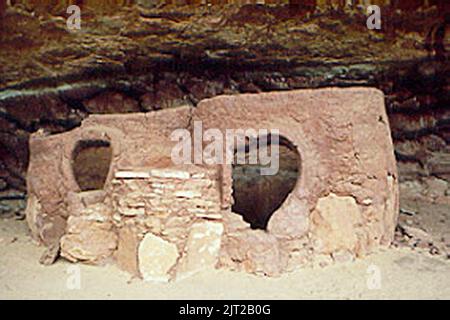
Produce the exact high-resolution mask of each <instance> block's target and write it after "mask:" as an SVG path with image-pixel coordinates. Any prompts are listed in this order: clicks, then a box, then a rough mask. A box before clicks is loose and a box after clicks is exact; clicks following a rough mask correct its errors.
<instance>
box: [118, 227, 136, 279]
mask: <svg viewBox="0 0 450 320" xmlns="http://www.w3.org/2000/svg"><path fill="white" fill-rule="evenodd" d="M138 245H139V237H138V231H137V230H136V228H133V227H128V226H127V227H123V228H121V229H120V230H119V239H118V246H117V251H116V252H115V254H114V256H115V258H116V261H117V265H118V266H119V267H120V268H121V269H122V270H125V271H127V272H129V273H131V274H132V275H139V268H138Z"/></svg>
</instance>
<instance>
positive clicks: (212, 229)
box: [177, 221, 223, 279]
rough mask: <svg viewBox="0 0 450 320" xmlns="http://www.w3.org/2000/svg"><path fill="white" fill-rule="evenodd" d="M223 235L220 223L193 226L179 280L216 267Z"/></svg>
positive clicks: (207, 222)
mask: <svg viewBox="0 0 450 320" xmlns="http://www.w3.org/2000/svg"><path fill="white" fill-rule="evenodd" d="M222 233H223V225H222V223H219V222H209V221H205V222H196V223H194V224H193V225H192V226H191V228H190V231H189V236H188V239H187V241H186V247H185V251H184V254H183V257H182V259H181V261H180V262H179V264H178V267H177V279H180V278H185V277H188V276H190V275H192V274H194V273H197V272H199V271H202V270H205V269H213V268H214V267H215V266H216V264H217V262H218V258H219V251H220V245H221V238H222Z"/></svg>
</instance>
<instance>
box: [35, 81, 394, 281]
mask: <svg viewBox="0 0 450 320" xmlns="http://www.w3.org/2000/svg"><path fill="white" fill-rule="evenodd" d="M195 121H201V122H202V125H203V130H208V129H213V128H214V129H217V130H219V131H220V132H223V133H225V131H226V130H227V129H246V128H252V129H255V130H258V129H268V130H271V129H274V130H275V129H276V130H278V131H279V135H280V137H282V138H283V139H284V140H286V141H289V143H290V145H291V146H293V147H294V148H295V149H296V151H297V152H298V154H299V155H300V158H301V166H300V167H299V171H300V175H299V178H298V181H297V183H296V184H295V186H294V188H293V189H292V191H291V192H290V194H289V195H288V196H287V198H286V199H285V201H284V203H283V204H282V205H281V206H280V207H279V208H278V209H277V210H276V211H275V212H274V213H273V214H272V216H271V218H270V220H269V222H268V225H267V228H266V230H254V229H252V228H251V227H250V225H249V224H248V223H246V222H245V221H244V220H243V218H242V217H241V216H240V215H237V214H235V213H233V212H232V210H231V209H232V204H233V196H232V185H233V181H232V174H231V173H232V165H230V164H215V165H211V164H209V165H206V164H192V165H175V164H174V163H173V162H172V160H171V151H172V149H173V147H174V145H175V143H176V142H174V141H172V140H171V139H170V136H171V133H172V132H173V131H174V130H176V129H187V130H188V131H190V132H193V130H194V128H193V123H195ZM87 140H99V141H106V142H108V143H109V145H110V146H111V149H112V157H111V164H110V167H109V171H108V174H107V176H106V178H105V182H104V187H103V189H100V190H93V191H82V190H81V189H80V186H79V185H78V184H77V181H76V179H75V177H74V172H73V168H72V165H73V153H74V150H76V147H77V145H78V144H79V143H80V141H87ZM397 183H398V182H397V169H396V163H395V158H394V152H393V144H392V140H391V134H390V129H389V124H388V120H387V115H386V111H385V106H384V95H383V93H382V92H381V91H379V90H377V89H372V88H345V89H343V88H325V89H314V90H296V91H288V92H269V93H259V94H243V95H236V96H220V97H216V98H212V99H207V100H203V101H201V102H200V103H199V105H198V106H197V107H196V108H191V107H180V108H176V109H170V110H162V111H155V112H150V113H138V114H122V115H93V116H90V117H89V118H87V119H86V120H85V121H84V122H83V123H82V125H81V127H79V128H76V129H74V130H72V131H70V132H67V133H63V134H57V135H52V136H42V135H41V134H39V133H36V134H33V135H32V136H31V138H30V165H29V169H28V180H27V184H28V185H27V188H28V206H27V220H28V224H29V226H30V229H31V231H32V234H33V236H34V237H35V238H36V239H38V240H39V241H41V242H43V243H44V244H46V245H50V244H55V243H58V242H59V243H60V244H61V254H62V256H64V257H65V258H67V259H69V260H71V261H81V262H86V263H100V262H101V261H105V260H106V259H108V258H113V259H114V260H115V261H116V262H117V264H118V265H119V266H120V267H121V268H123V269H125V270H127V271H129V272H131V273H133V274H136V275H140V276H142V277H143V278H144V279H147V280H164V281H166V280H169V279H177V278H180V277H185V276H187V275H190V274H192V273H194V272H198V271H200V270H203V269H204V268H208V267H211V268H213V267H224V268H228V269H232V270H244V271H247V272H252V273H257V274H263V275H269V276H274V275H279V274H280V273H282V272H285V271H290V270H293V269H295V268H297V267H300V266H304V265H306V264H310V263H319V264H323V263H326V262H327V261H331V260H333V259H334V260H339V261H341V260H343V259H352V258H353V257H355V256H361V255H365V254H367V253H368V252H371V251H372V250H374V249H375V248H376V247H378V246H380V245H388V244H389V243H390V242H391V241H392V239H393V236H394V229H395V225H396V220H397V214H398V205H399V204H398V184H397Z"/></svg>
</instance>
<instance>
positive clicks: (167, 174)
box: [150, 169, 190, 180]
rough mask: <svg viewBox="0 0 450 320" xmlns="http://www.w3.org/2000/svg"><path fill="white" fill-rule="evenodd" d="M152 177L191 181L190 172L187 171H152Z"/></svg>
mask: <svg viewBox="0 0 450 320" xmlns="http://www.w3.org/2000/svg"><path fill="white" fill-rule="evenodd" d="M150 175H151V176H153V177H156V178H166V179H167V178H169V179H170V178H171V179H182V180H185V179H189V177H190V174H189V172H185V171H177V170H170V169H164V170H157V169H152V170H151V171H150Z"/></svg>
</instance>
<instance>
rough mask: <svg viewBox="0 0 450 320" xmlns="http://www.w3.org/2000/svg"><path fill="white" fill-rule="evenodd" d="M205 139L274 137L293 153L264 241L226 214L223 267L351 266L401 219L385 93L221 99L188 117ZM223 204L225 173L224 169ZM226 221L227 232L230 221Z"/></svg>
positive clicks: (385, 239) (386, 239) (266, 270)
mask: <svg viewBox="0 0 450 320" xmlns="http://www.w3.org/2000/svg"><path fill="white" fill-rule="evenodd" d="M193 120H194V121H195V120H202V122H203V128H204V130H207V129H209V128H219V129H220V130H221V131H222V132H225V130H226V129H239V128H242V129H245V128H252V129H256V130H258V129H278V130H279V132H280V135H281V136H283V137H285V138H287V139H288V140H289V141H290V142H292V143H293V144H294V145H295V146H296V147H297V149H298V152H299V154H300V156H301V172H300V179H299V181H298V182H297V185H296V186H295V188H294V190H293V191H292V193H291V194H290V195H289V196H288V198H287V199H286V201H285V202H284V204H283V205H282V206H281V208H280V209H278V210H277V211H276V212H275V213H274V214H273V215H272V217H271V219H270V221H269V224H268V228H267V232H264V231H261V230H259V231H258V230H250V227H249V225H248V224H247V225H246V223H244V222H243V221H236V220H237V218H236V216H235V215H233V214H230V215H227V216H226V217H225V218H227V217H228V219H229V221H228V222H227V220H226V222H225V228H226V230H225V233H224V234H225V237H224V239H223V240H224V245H223V246H222V252H221V264H222V265H224V266H227V267H228V268H232V269H238V270H241V269H243V270H245V271H250V272H257V273H262V274H269V275H275V274H279V273H280V272H282V271H285V270H286V269H291V268H293V266H296V265H299V264H305V263H307V262H309V261H311V260H313V259H312V257H311V256H318V255H323V256H324V257H325V259H328V258H330V257H333V256H335V257H336V259H341V257H345V258H352V257H354V256H360V255H364V254H366V253H367V252H370V251H371V250H372V249H373V248H374V247H377V246H378V245H387V244H389V243H390V242H391V241H392V239H393V235H394V229H395V226H396V219H397V213H398V206H399V203H398V181H397V169H396V163H395V158H394V153H393V145H392V140H391V138H390V129H389V124H388V120H387V115H386V111H385V106H384V96H383V93H382V92H381V91H379V90H377V89H371V88H348V89H338V88H330V89H320V90H297V91H289V92H276V93H275V92H272V93H260V94H244V95H239V96H221V97H216V98H212V99H207V100H203V101H202V102H200V103H199V105H198V107H197V108H196V109H195V110H194V112H193ZM223 175H224V177H223V180H224V181H225V182H227V183H225V184H224V185H225V187H224V191H223V195H224V197H225V199H226V200H225V201H229V200H228V199H229V198H231V193H232V190H231V178H230V177H231V166H225V168H224V169H223ZM231 221H233V223H232V222H231Z"/></svg>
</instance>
